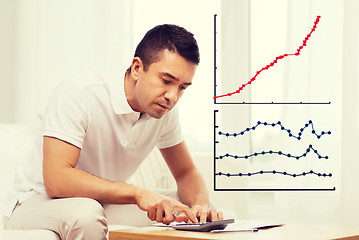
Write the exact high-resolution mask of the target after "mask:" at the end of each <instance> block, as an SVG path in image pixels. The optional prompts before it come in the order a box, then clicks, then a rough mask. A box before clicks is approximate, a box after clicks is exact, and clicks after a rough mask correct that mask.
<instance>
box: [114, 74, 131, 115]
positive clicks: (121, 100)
mask: <svg viewBox="0 0 359 240" xmlns="http://www.w3.org/2000/svg"><path fill="white" fill-rule="evenodd" d="M125 74H126V69H121V70H120V71H117V72H116V73H115V74H113V75H111V77H110V81H109V89H110V96H111V102H112V107H113V110H114V111H115V113H116V114H128V113H134V112H135V111H134V110H133V109H132V108H131V106H130V105H129V103H128V102H127V98H126V94H125V82H124V79H125Z"/></svg>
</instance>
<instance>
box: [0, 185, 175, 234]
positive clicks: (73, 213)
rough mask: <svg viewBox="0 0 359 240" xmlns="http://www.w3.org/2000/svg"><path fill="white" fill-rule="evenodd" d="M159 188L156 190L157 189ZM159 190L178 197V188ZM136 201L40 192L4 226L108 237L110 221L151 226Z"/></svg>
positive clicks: (22, 206) (117, 223)
mask: <svg viewBox="0 0 359 240" xmlns="http://www.w3.org/2000/svg"><path fill="white" fill-rule="evenodd" d="M156 191H157V190H156ZM157 192H159V193H161V194H164V195H166V196H170V197H173V198H175V199H177V200H179V197H178V195H177V193H176V192H175V191H168V190H158V191H157ZM152 223H154V222H152V221H151V220H149V219H148V218H147V213H146V212H144V211H142V210H140V209H139V208H138V207H137V205H134V204H131V205H101V204H100V203H99V202H97V201H96V200H93V199H90V198H61V199H50V198H48V197H47V195H44V194H41V195H38V196H35V197H33V198H31V199H28V200H26V201H24V202H23V203H22V204H21V205H18V206H17V207H16V208H15V210H14V212H13V214H12V215H11V217H10V219H7V221H6V222H5V226H4V227H5V229H24V230H25V229H26V230H30V229H46V230H51V231H54V232H56V233H57V234H58V235H59V236H60V238H61V239H63V240H83V239H86V240H92V239H93V240H105V239H106V234H107V229H108V228H107V226H108V225H131V226H149V225H151V224H152Z"/></svg>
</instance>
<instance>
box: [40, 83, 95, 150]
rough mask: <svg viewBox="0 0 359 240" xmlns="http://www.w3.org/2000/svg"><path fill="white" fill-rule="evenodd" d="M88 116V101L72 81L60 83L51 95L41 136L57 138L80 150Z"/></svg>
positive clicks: (84, 93) (83, 92)
mask: <svg viewBox="0 0 359 240" xmlns="http://www.w3.org/2000/svg"><path fill="white" fill-rule="evenodd" d="M88 116H89V99H88V97H87V95H86V92H85V91H84V89H82V88H81V87H80V86H79V85H78V84H77V83H76V82H74V81H65V82H63V83H61V84H60V85H59V86H58V87H57V88H56V90H55V92H54V93H53V95H52V96H51V98H50V101H49V103H48V106H47V109H46V112H45V116H44V130H43V136H49V137H54V138H58V139H60V140H63V141H65V142H68V143H70V144H72V145H75V146H76V147H79V148H82V143H83V140H84V138H85V135H86V130H87V127H88V122H89V119H88Z"/></svg>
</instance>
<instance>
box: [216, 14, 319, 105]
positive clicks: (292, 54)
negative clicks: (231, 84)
mask: <svg viewBox="0 0 359 240" xmlns="http://www.w3.org/2000/svg"><path fill="white" fill-rule="evenodd" d="M320 18H321V16H317V17H316V20H315V21H314V25H313V27H312V29H311V31H310V32H309V33H308V34H307V36H306V37H305V38H304V40H303V43H302V44H301V45H300V46H299V47H298V48H297V51H296V52H295V53H285V54H282V55H279V56H277V57H276V58H275V59H274V60H273V61H272V62H270V63H269V64H267V65H266V66H264V67H262V68H261V69H260V70H258V71H257V72H256V74H255V75H254V76H253V77H252V78H251V79H250V80H249V81H248V82H247V83H244V84H242V85H241V86H240V87H239V88H238V89H237V90H236V91H233V92H229V93H226V94H222V95H216V94H215V96H214V97H213V99H214V100H216V99H218V98H223V97H229V96H232V95H233V94H238V93H240V92H241V91H242V90H243V89H244V88H245V87H246V86H248V85H250V84H252V83H253V81H255V80H256V79H257V77H258V76H259V75H260V74H261V73H262V72H263V71H265V70H268V69H270V68H271V67H273V66H274V65H275V64H276V63H278V61H279V60H282V59H284V58H287V57H291V56H296V57H297V56H299V55H300V54H301V51H302V50H303V48H304V47H305V46H307V42H308V40H309V38H310V37H311V35H312V33H313V32H314V31H315V29H316V28H317V25H318V23H319V21H320ZM215 21H216V20H215ZM215 32H216V27H215ZM215 44H216V42H215ZM215 51H216V50H215ZM215 66H216V59H215ZM215 69H216V67H215ZM215 85H216V84H215Z"/></svg>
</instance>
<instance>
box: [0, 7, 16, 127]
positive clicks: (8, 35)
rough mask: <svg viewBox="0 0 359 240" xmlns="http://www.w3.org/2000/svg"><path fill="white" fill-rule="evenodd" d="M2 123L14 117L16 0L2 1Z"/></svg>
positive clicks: (0, 90)
mask: <svg viewBox="0 0 359 240" xmlns="http://www.w3.org/2000/svg"><path fill="white" fill-rule="evenodd" d="M0 16H1V21H0V53H1V54H0V69H1V70H0V123H4V122H12V121H13V119H14V101H12V99H13V96H14V94H15V91H14V76H15V69H14V62H15V58H14V53H15V52H16V45H15V44H16V28H15V25H16V1H11V0H1V1H0Z"/></svg>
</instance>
